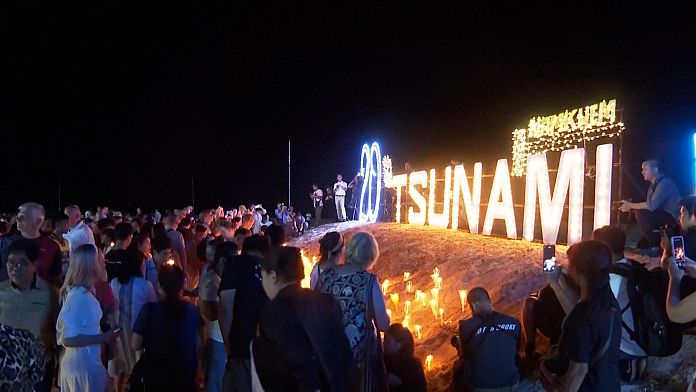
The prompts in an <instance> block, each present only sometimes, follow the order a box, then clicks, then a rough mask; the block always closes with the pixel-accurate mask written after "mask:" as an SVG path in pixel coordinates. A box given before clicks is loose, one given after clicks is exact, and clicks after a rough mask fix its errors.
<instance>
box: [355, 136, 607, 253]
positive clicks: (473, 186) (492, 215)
mask: <svg viewBox="0 0 696 392" xmlns="http://www.w3.org/2000/svg"><path fill="white" fill-rule="evenodd" d="M613 149H614V146H613V145H611V144H603V145H600V146H598V147H597V150H596V159H595V176H594V180H595V187H594V188H595V189H594V225H593V226H594V228H598V227H601V226H605V225H607V224H609V222H610V216H611V184H612V170H613V151H614V150H613ZM365 154H367V153H365ZM365 156H366V157H367V156H368V155H365ZM585 157H586V150H585V149H584V148H576V149H571V150H565V151H562V152H561V154H560V160H559V163H558V170H557V173H556V175H555V181H552V179H551V178H550V176H551V175H552V174H553V171H549V167H548V162H547V157H546V153H538V154H532V155H531V156H529V158H528V159H527V176H526V178H525V179H524V181H525V199H524V214H523V221H522V238H523V239H525V240H529V241H531V240H534V239H535V238H534V233H535V227H536V216H537V211H539V217H540V220H541V233H542V238H541V239H543V241H544V242H545V243H548V244H554V243H556V241H557V238H558V234H559V230H560V227H561V225H562V223H563V222H562V220H563V216H564V209H565V204H566V201H567V202H568V221H567V223H568V224H567V227H568V232H567V237H566V238H567V243H568V244H573V243H575V242H578V241H580V240H581V239H582V235H583V212H584V208H585V207H584V203H583V201H584V197H585V195H584V193H585V192H584V191H585V189H584V188H585V181H586V179H585V166H586V165H585ZM367 159H368V158H365V160H367ZM389 163H390V164H391V161H390V162H389ZM389 174H390V176H391V177H390V179H389V181H386V180H385V183H388V184H389V185H390V188H394V189H395V190H396V204H395V210H396V211H395V212H396V214H395V220H396V222H400V221H401V216H402V213H401V205H402V198H403V196H402V192H403V189H406V190H407V192H408V194H409V197H410V202H409V203H408V211H406V214H405V215H406V217H407V221H408V223H410V224H414V225H425V224H428V225H431V226H435V227H442V228H447V227H450V228H451V229H453V230H457V229H458V228H459V220H460V215H461V214H460V208H462V207H461V205H462V204H463V208H464V213H465V215H466V222H467V224H468V229H469V232H471V233H478V232H479V222H480V219H481V216H480V215H481V213H482V212H481V193H482V192H481V191H482V189H481V188H482V187H481V183H482V178H483V165H482V164H481V162H476V163H475V164H474V170H473V176H472V177H467V172H466V169H465V167H464V165H456V166H454V169H452V167H451V166H447V167H445V169H444V178H442V177H438V176H437V172H436V170H435V169H431V170H430V171H429V172H428V171H425V170H420V171H414V172H411V173H408V174H397V175H393V173H391V171H389ZM441 176H442V174H441ZM470 178H471V179H472V182H469V179H470ZM552 182H553V183H554V186H553V193H552V190H551V183H552ZM437 183H443V188H444V191H443V192H442V193H440V191H439V188H438V189H437V190H436V184H437ZM462 202H463V203H462ZM363 204H364V202H363ZM436 205H437V206H438V209H440V207H439V206H442V207H441V209H440V211H441V212H436ZM537 205H538V208H537ZM361 208H362V207H361ZM514 209H515V204H514V200H513V194H512V186H511V173H510V170H509V166H508V161H507V159H500V160H498V162H497V164H496V169H495V175H494V176H493V183H492V185H491V192H490V196H489V199H488V205H487V207H486V211H485V215H484V219H483V227H482V228H481V233H482V234H484V235H491V234H492V232H493V226H494V223H495V221H496V220H502V221H504V222H505V230H506V235H507V237H508V238H517V235H518V231H517V222H516V219H515V210H514ZM462 219H464V218H462Z"/></svg>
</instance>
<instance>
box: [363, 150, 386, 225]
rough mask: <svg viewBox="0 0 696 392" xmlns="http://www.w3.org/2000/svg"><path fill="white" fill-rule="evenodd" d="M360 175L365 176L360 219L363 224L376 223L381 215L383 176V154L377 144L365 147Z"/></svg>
mask: <svg viewBox="0 0 696 392" xmlns="http://www.w3.org/2000/svg"><path fill="white" fill-rule="evenodd" d="M390 162H391V161H390ZM360 174H361V175H362V176H363V182H362V189H361V191H360V203H359V207H360V213H359V215H358V219H359V220H360V221H361V222H376V221H377V216H378V215H379V207H380V197H381V193H382V176H383V173H382V153H381V152H380V150H379V144H377V143H376V142H375V143H372V146H369V145H367V144H364V145H363V147H362V152H361V154H360ZM373 193H374V197H373ZM365 196H367V197H365ZM373 199H374V204H373ZM365 204H367V205H365Z"/></svg>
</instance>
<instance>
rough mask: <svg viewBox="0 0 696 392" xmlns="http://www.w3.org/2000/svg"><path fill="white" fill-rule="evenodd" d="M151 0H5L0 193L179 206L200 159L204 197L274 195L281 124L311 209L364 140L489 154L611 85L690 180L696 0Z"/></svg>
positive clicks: (282, 191)
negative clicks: (318, 190) (366, 1)
mask: <svg viewBox="0 0 696 392" xmlns="http://www.w3.org/2000/svg"><path fill="white" fill-rule="evenodd" d="M146 3H147V2H146ZM146 3H143V4H138V5H137V6H126V5H123V4H111V5H103V4H100V5H90V6H88V7H91V8H85V6H80V7H77V6H55V7H56V8H46V7H45V6H39V5H36V4H34V5H29V4H26V5H23V6H22V7H24V8H22V9H18V10H13V11H12V12H6V17H9V19H10V20H11V23H10V24H9V25H8V26H9V27H10V28H9V29H8V31H9V33H8V34H7V35H6V36H5V40H6V41H7V45H4V46H5V47H4V49H3V61H2V63H3V69H4V72H3V73H2V85H1V87H0V114H1V116H0V128H1V129H2V138H3V143H2V146H3V153H4V158H5V162H6V163H5V167H4V169H5V170H3V178H2V180H1V181H0V187H2V188H1V189H0V211H14V210H15V209H16V207H17V205H18V204H20V203H21V202H23V201H29V200H35V201H39V202H42V203H44V204H45V205H46V207H47V208H48V209H55V208H56V207H57V205H58V183H59V178H60V183H61V187H60V188H61V204H63V205H65V204H67V203H78V204H79V205H81V206H83V209H84V208H86V207H95V206H97V205H102V204H107V205H109V206H112V207H117V208H119V209H123V210H134V209H135V207H137V206H143V207H145V208H152V207H160V208H179V207H183V206H185V205H188V204H191V202H192V200H191V178H192V177H193V179H194V186H195V204H196V207H197V208H205V207H216V206H217V205H218V204H222V205H223V206H225V207H226V208H231V207H232V206H233V205H238V204H240V203H241V202H245V203H248V202H251V201H257V202H263V203H264V204H265V205H267V206H270V205H273V204H275V202H277V201H279V200H285V199H286V196H285V195H286V194H287V143H288V139H290V140H292V143H293V157H292V162H293V168H292V177H293V185H292V192H293V193H292V195H293V199H294V200H297V201H298V203H297V204H299V206H300V207H301V208H303V209H306V208H307V207H308V206H309V204H310V201H309V199H308V198H307V194H308V193H309V192H310V191H311V184H312V182H314V181H318V182H320V183H321V184H322V185H323V186H324V187H326V186H330V185H331V184H332V183H333V181H334V179H335V174H336V173H338V172H343V173H351V172H355V171H356V170H357V169H358V165H359V158H360V155H359V152H360V147H361V145H362V143H364V142H371V141H373V140H376V141H379V142H380V143H381V144H382V150H383V153H388V154H390V155H391V156H392V158H393V159H394V164H395V172H402V171H403V169H402V168H403V163H404V161H406V160H408V161H410V162H411V163H412V164H413V166H414V167H416V168H430V167H437V168H439V167H441V165H444V164H447V163H449V162H450V160H457V161H462V162H464V163H465V164H469V165H470V164H472V163H473V162H474V161H479V160H480V161H482V162H483V163H484V172H491V171H492V170H493V165H494V162H495V161H496V160H497V159H498V158H509V156H510V148H511V136H510V135H511V132H512V130H513V129H514V128H516V127H524V126H526V124H527V122H528V120H529V118H530V117H531V116H536V115H550V114H555V113H558V112H560V111H563V110H565V109H573V108H577V107H579V106H584V105H589V104H593V103H596V102H598V101H600V100H602V99H611V98H617V99H618V100H619V106H621V107H622V108H623V112H622V113H623V120H624V123H625V124H626V127H627V131H626V141H625V148H624V158H625V162H626V165H627V167H630V168H631V170H632V171H633V173H634V175H635V178H636V179H638V180H640V167H639V165H640V161H641V160H642V159H644V158H646V157H648V156H657V157H659V158H661V159H663V160H664V161H665V163H666V164H667V167H668V169H669V171H670V173H671V174H672V176H673V177H674V178H675V179H676V180H677V183H678V184H679V185H680V187H681V190H682V192H683V193H690V192H691V189H692V186H693V178H694V163H693V162H694V156H693V144H692V140H691V133H692V132H693V131H695V130H696V110H695V104H696V34H695V33H694V31H695V29H694V28H693V26H694V23H693V20H692V19H693V15H694V13H693V10H683V9H680V10H672V11H669V12H665V11H663V10H654V9H650V8H644V9H638V10H636V9H633V10H630V12H629V11H628V10H626V9H624V8H597V7H590V5H589V4H586V5H582V6H581V5H579V6H578V9H575V10H568V11H565V10H559V13H557V14H548V13H546V12H543V11H542V10H525V11H522V10H520V9H505V10H498V11H495V12H493V11H485V12H479V11H475V10H473V9H470V8H462V9H447V10H438V11H437V12H434V11H433V10H425V9H413V10H395V9H391V8H386V7H385V8H382V9H378V10H374V9H372V10H357V9H352V10H348V9H346V10H326V9H324V10H318V9H311V10H309V9H307V10H302V9H274V10H273V11H272V12H271V11H269V10H266V11H263V12H254V11H251V10H245V9H241V8H237V7H234V8H233V7H232V6H229V8H222V7H219V8H208V6H207V5H203V4H187V5H185V6H175V5H170V4H166V3H162V4H161V5H153V4H146ZM634 7H635V6H634ZM560 11H563V12H560ZM426 163H427V166H425V165H426ZM627 189H628V188H627ZM625 193H627V194H626V196H631V193H635V195H633V197H634V199H637V198H639V197H640V192H637V191H635V190H634V191H631V190H630V189H628V190H627V191H626V192H625ZM293 204H296V203H293Z"/></svg>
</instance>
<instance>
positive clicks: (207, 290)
mask: <svg viewBox="0 0 696 392" xmlns="http://www.w3.org/2000/svg"><path fill="white" fill-rule="evenodd" d="M219 288H220V277H219V276H218V274H217V272H215V271H214V270H212V269H210V270H207V271H205V273H204V274H203V277H202V278H201V286H200V291H199V293H198V295H199V297H200V299H201V301H212V302H218V289H219ZM205 324H206V325H205V329H206V331H207V335H208V338H210V339H213V340H214V341H216V342H220V343H224V341H223V340H222V331H221V330H220V323H219V322H218V320H215V321H206V323H205Z"/></svg>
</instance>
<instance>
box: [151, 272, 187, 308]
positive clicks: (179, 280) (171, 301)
mask: <svg viewBox="0 0 696 392" xmlns="http://www.w3.org/2000/svg"><path fill="white" fill-rule="evenodd" d="M157 282H158V283H159V287H160V288H161V289H162V291H164V298H162V303H163V305H164V315H165V317H166V318H168V319H170V320H179V321H180V320H183V318H184V311H185V307H184V301H183V300H182V299H181V290H183V289H184V270H182V269H181V268H180V267H178V266H176V265H167V264H165V265H163V266H162V267H161V268H160V270H159V273H158V275H157Z"/></svg>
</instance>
